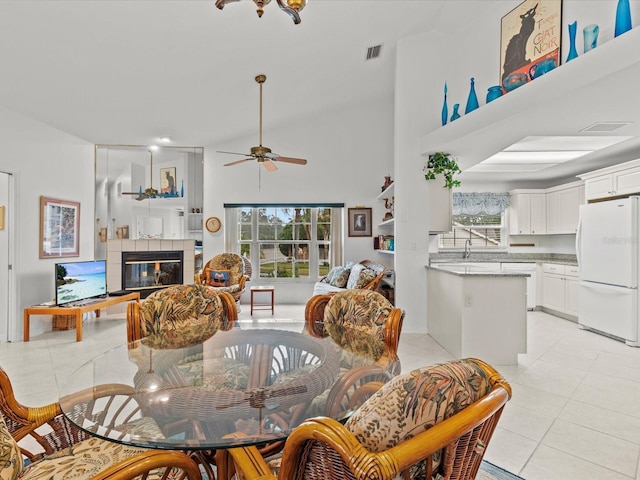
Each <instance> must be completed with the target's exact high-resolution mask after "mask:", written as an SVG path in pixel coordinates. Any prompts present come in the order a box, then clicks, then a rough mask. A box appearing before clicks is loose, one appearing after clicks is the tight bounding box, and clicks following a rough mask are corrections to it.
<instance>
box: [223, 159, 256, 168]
mask: <svg viewBox="0 0 640 480" xmlns="http://www.w3.org/2000/svg"><path fill="white" fill-rule="evenodd" d="M251 160H253V158H243V159H242V160H236V161H235V162H230V163H225V164H224V166H225V167H230V166H231V165H237V164H239V163H244V162H250V161H251Z"/></svg>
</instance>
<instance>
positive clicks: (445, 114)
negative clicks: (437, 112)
mask: <svg viewBox="0 0 640 480" xmlns="http://www.w3.org/2000/svg"><path fill="white" fill-rule="evenodd" d="M448 117H449V107H448V106H447V82H444V102H442V126H443V127H444V126H445V125H446V124H447V118H448Z"/></svg>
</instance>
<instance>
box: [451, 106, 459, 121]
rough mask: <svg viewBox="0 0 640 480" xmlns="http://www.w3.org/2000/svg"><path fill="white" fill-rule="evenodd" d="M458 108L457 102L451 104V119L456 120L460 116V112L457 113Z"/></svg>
mask: <svg viewBox="0 0 640 480" xmlns="http://www.w3.org/2000/svg"><path fill="white" fill-rule="evenodd" d="M459 108H460V104H459V103H455V104H454V105H453V113H452V114H451V121H452V122H453V121H454V120H457V119H459V118H460V114H459V113H458V109H459Z"/></svg>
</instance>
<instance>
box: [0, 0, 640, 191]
mask: <svg viewBox="0 0 640 480" xmlns="http://www.w3.org/2000/svg"><path fill="white" fill-rule="evenodd" d="M461 4H464V6H463V7H461ZM499 6H500V2H498V1H494V2H488V1H486V0H485V1H483V2H478V1H477V0H456V1H448V2H447V1H446V0H393V1H391V0H373V1H365V0H308V5H307V7H306V8H305V9H304V10H303V11H302V13H301V17H302V23H301V24H300V25H294V24H293V22H292V20H291V18H290V17H289V16H288V15H287V14H285V13H284V12H282V11H281V10H280V9H279V8H278V6H277V4H276V2H275V1H272V2H271V3H270V4H269V5H267V6H266V7H265V13H264V16H263V17H262V18H261V19H258V18H257V16H256V14H255V5H254V4H253V2H251V1H249V0H243V1H241V2H238V3H231V4H229V5H227V6H226V7H225V9H224V10H222V11H221V10H218V9H217V8H215V6H214V1H213V0H164V1H156V0H91V1H90V0H44V1H36V0H18V1H9V0H0V65H2V75H1V76H0V106H3V107H5V108H8V109H10V110H13V111H16V112H20V113H23V114H25V115H27V116H30V117H33V118H36V119H38V120H41V121H43V122H45V123H47V124H50V125H52V126H54V127H57V128H59V129H61V130H64V131H66V132H69V133H71V134H73V135H75V136H78V137H80V138H83V139H85V140H87V141H89V142H92V143H99V144H131V145H149V144H154V143H158V139H159V137H161V136H165V135H166V136H170V137H171V139H172V145H183V146H205V145H215V144H216V143H221V142H228V141H229V140H233V139H234V138H236V137H241V136H246V135H250V134H253V133H255V134H256V135H257V130H258V85H257V84H256V82H255V80H254V77H255V76H256V75H257V74H259V73H264V74H266V75H267V82H266V83H265V85H264V122H265V125H269V127H277V126H279V125H283V124H287V123H290V122H295V121H304V120H305V118H308V117H309V116H310V115H318V114H322V112H323V111H327V110H335V109H339V108H341V107H342V106H345V105H349V104H359V103H363V102H366V101H367V100H369V99H374V98H378V97H381V96H389V97H390V96H392V95H393V84H394V71H395V44H396V41H397V39H399V38H402V37H406V36H409V35H412V34H415V33H419V32H425V31H428V30H430V29H437V28H447V30H448V31H449V32H452V31H453V32H455V30H456V29H459V30H460V34H461V35H464V28H465V25H467V24H468V23H469V22H470V21H471V20H472V19H473V16H474V14H475V12H477V11H478V9H481V8H485V9H486V8H498V7H499ZM474 9H475V10H474ZM377 44H382V45H383V47H382V55H381V57H380V58H378V59H376V60H372V61H368V62H365V55H366V50H367V48H368V47H370V46H374V45H377ZM600 48H601V47H599V48H598V49H596V50H594V52H597V51H598V50H599V49H600ZM590 54H591V53H590ZM638 65H640V64H638ZM635 67H636V68H635V69H634V70H633V72H634V75H635V71H636V70H637V65H636V66H635ZM563 68H564V67H563ZM559 70H560V69H559ZM549 76H551V74H549ZM532 83H538V84H541V85H542V84H544V77H541V78H540V79H538V80H536V82H532ZM620 88H622V89H623V90H625V89H626V88H628V78H627V81H625V80H624V78H623V79H620ZM602 92H603V93H602V95H603V96H602V97H599V98H598V96H596V97H594V96H593V95H592V94H590V93H585V95H590V96H587V97H586V98H588V99H589V100H590V101H591V102H592V103H591V104H589V102H587V101H585V96H582V97H578V98H577V100H576V102H574V103H571V104H566V105H565V108H569V109H571V110H565V111H567V117H566V118H563V117H564V115H553V116H552V118H548V119H547V121H549V127H550V128H548V129H546V131H543V130H539V129H528V128H527V129H523V130H525V131H523V132H520V131H517V130H518V129H514V133H513V135H514V138H512V142H511V143H513V142H515V141H517V140H520V139H522V138H524V137H526V136H528V135H549V134H550V133H552V132H553V131H554V129H555V130H557V131H558V133H561V134H564V135H575V132H576V131H577V129H578V127H579V128H582V127H584V126H585V125H584V124H583V123H584V121H586V119H587V118H594V119H595V120H596V121H615V120H624V121H635V120H636V119H640V113H639V111H640V110H639V109H638V108H637V107H638V103H637V102H638V100H639V99H640V97H639V96H638V95H637V94H632V95H631V97H630V96H629V95H628V94H626V92H625V95H624V96H620V92H619V91H608V92H607V91H606V90H602ZM516 93H518V92H517V91H516V92H512V93H510V94H509V95H512V96H513V95H514V94H516ZM531 93H533V90H531ZM612 94H615V96H616V98H617V99H618V100H617V101H616V102H612V103H608V101H607V96H611V95H612ZM620 98H626V99H627V101H626V102H621V101H620V100H619V99H620ZM580 101H582V103H579V102H580ZM599 104H602V105H606V106H607V109H606V110H605V112H606V115H604V116H598V115H594V106H597V105H599ZM612 107H615V108H613V109H612ZM581 109H584V112H582V111H581ZM569 117H571V119H578V120H579V122H573V123H575V125H573V124H572V122H571V121H570V119H569ZM461 120H462V121H463V120H464V119H461ZM448 129H449V127H447V128H444V129H442V130H448ZM453 130H455V129H453ZM529 130H535V131H529ZM444 133H445V134H446V135H445V136H448V135H449V133H448V132H444ZM451 134H455V132H453V131H452V132H451ZM616 134H620V135H631V136H634V137H637V138H640V121H635V124H634V125H633V126H631V127H627V128H625V129H621V130H620V131H619V132H616ZM478 135H481V132H479V133H478ZM515 135H518V137H517V138H516V137H515ZM482 142H483V140H482V138H480V139H479V140H478V141H477V142H476V143H475V144H474V153H475V152H477V155H481V154H482V153H483V152H485V153H487V154H486V155H485V156H484V158H486V157H488V156H489V155H490V154H492V153H495V151H496V149H495V142H496V140H495V139H494V142H493V143H494V144H491V145H489V144H487V145H484V146H483V144H482ZM636 143H637V142H636ZM509 144H510V143H508V142H506V141H505V142H504V145H502V146H501V147H504V146H507V145H509ZM443 146H447V145H446V143H443ZM483 147H486V148H483ZM492 149H493V151H491V150H492ZM499 149H500V148H498V150H499ZM452 151H453V150H452ZM625 155H627V156H629V153H628V152H625ZM482 159H483V158H473V156H472V157H471V158H469V159H468V161H467V160H466V159H465V162H466V164H465V165H463V169H464V168H465V167H467V168H468V167H469V166H471V165H473V164H475V163H477V162H478V161H480V160H482ZM585 159H587V160H588V159H593V160H592V161H591V163H589V164H588V165H589V168H595V167H597V166H598V165H600V163H598V162H599V160H598V157H597V155H595V156H594V155H593V154H592V155H588V156H585ZM607 161H608V162H609V163H611V161H612V160H611V159H610V158H609V159H608V160H603V162H602V163H603V164H606V163H607ZM463 163H464V162H463ZM581 171H585V167H582V166H580V164H576V163H575V162H565V163H564V164H563V165H562V166H558V167H557V168H549V169H546V171H545V170H543V171H542V172H543V173H542V174H539V175H538V176H537V177H535V178H538V179H543V178H545V177H546V178H551V177H553V176H555V177H560V176H565V177H567V176H571V175H575V174H576V173H581ZM483 175H485V177H484V178H486V174H481V173H478V174H473V175H472V176H471V178H477V179H479V180H481V179H482V178H483ZM490 176H491V178H492V179H496V178H500V179H504V180H507V179H510V178H516V177H517V176H518V175H517V173H516V174H514V173H503V174H500V175H499V176H496V175H495V174H494V175H490ZM520 176H521V175H520Z"/></svg>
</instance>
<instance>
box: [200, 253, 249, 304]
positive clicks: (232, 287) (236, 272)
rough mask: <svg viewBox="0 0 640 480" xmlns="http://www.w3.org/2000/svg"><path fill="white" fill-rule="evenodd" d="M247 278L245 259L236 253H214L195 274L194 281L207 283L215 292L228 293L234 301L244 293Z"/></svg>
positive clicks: (202, 283)
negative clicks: (200, 270)
mask: <svg viewBox="0 0 640 480" xmlns="http://www.w3.org/2000/svg"><path fill="white" fill-rule="evenodd" d="M248 280H249V277H248V276H247V274H246V272H245V261H244V260H243V259H242V257H241V256H240V255H238V254H236V253H221V254H220V255H216V256H215V257H213V258H212V259H211V260H209V261H208V262H207V263H206V264H205V266H204V268H203V269H202V272H201V273H199V274H198V275H196V283H199V284H201V285H207V286H208V287H210V288H212V289H213V290H215V291H216V292H226V293H229V294H231V295H232V296H233V298H234V299H235V300H236V301H238V300H239V299H240V296H241V295H242V294H243V293H244V291H245V288H246V287H245V283H246V282H247V281H248Z"/></svg>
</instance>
